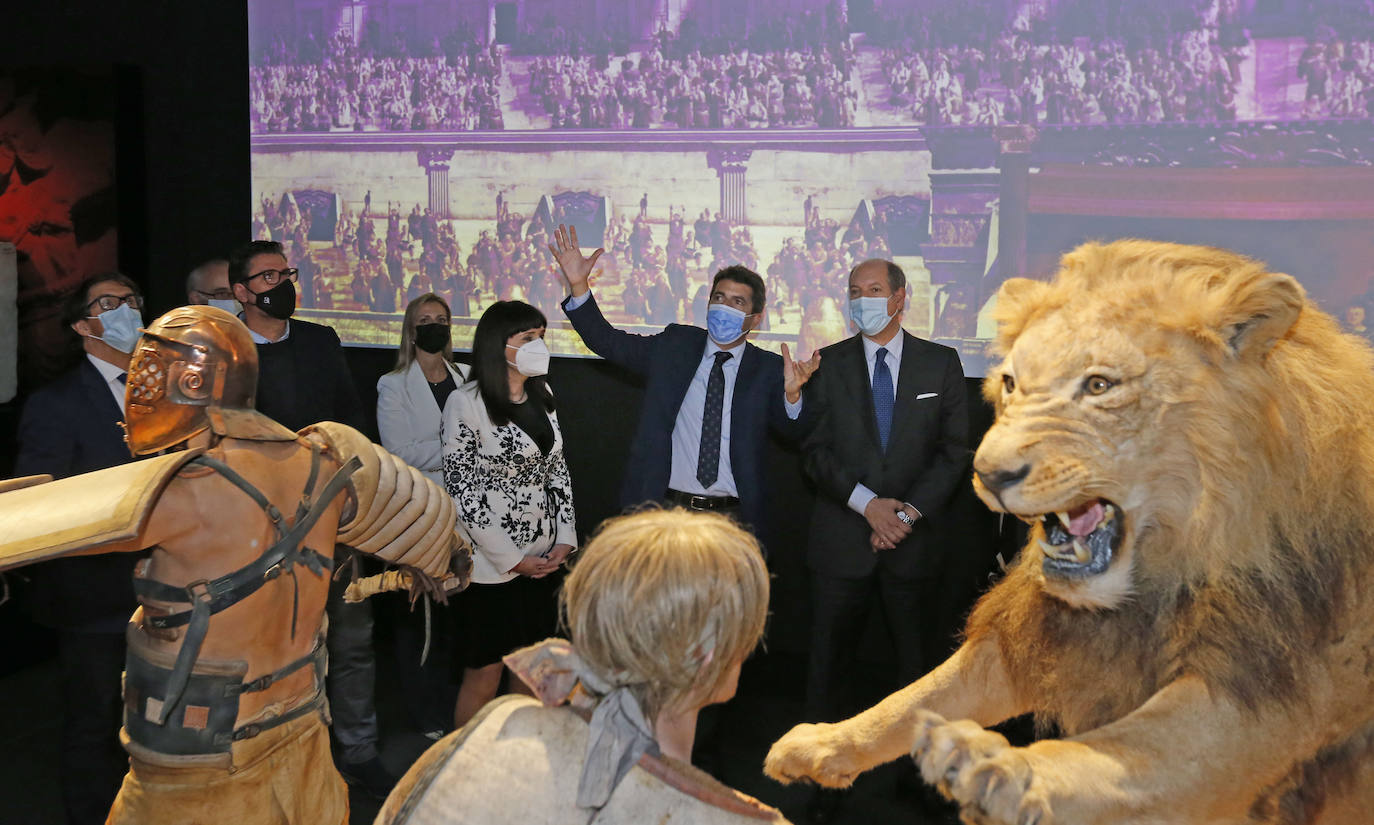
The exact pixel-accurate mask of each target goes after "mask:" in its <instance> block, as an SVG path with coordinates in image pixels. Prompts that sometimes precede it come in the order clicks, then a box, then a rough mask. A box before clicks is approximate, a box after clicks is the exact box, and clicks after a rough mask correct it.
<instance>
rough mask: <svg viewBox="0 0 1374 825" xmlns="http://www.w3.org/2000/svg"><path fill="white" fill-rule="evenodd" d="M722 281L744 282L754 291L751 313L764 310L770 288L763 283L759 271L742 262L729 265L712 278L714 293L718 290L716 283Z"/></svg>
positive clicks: (712, 290)
mask: <svg viewBox="0 0 1374 825" xmlns="http://www.w3.org/2000/svg"><path fill="white" fill-rule="evenodd" d="M721 281H734V282H735V283H737V284H743V285H745V286H747V287H749V289H750V290H751V291H753V293H754V300H753V301H752V302H751V304H750V306H751V307H752V309H751V310H750V311H749V314H750V315H754V314H756V313H759V312H763V305H764V303H765V302H766V301H767V300H768V289H767V287H765V286H764V285H763V279H762V278H760V277H759V273H757V272H755V271H754V270H752V269H750V268H749V267H747V266H742V265H740V264H735V265H734V266H727V267H725V268H724V269H722V270H721V271H719V272H717V273H716V277H714V278H712V279H711V292H712V294H714V293H715V291H716V284H718V283H720V282H721Z"/></svg>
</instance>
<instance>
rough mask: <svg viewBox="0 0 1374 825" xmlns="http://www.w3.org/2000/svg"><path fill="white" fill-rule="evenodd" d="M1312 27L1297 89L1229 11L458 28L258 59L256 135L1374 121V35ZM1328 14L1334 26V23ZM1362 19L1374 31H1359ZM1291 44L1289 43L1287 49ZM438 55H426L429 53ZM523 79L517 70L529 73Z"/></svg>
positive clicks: (1099, 6)
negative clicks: (635, 31) (1263, 110)
mask: <svg viewBox="0 0 1374 825" xmlns="http://www.w3.org/2000/svg"><path fill="white" fill-rule="evenodd" d="M1341 2H1342V0H1328V1H1327V2H1319V3H1314V4H1311V5H1312V6H1313V9H1312V15H1311V19H1310V20H1307V21H1299V22H1296V23H1294V24H1293V25H1294V27H1295V28H1294V30H1293V31H1292V32H1291V33H1290V34H1289V35H1287V36H1288V37H1289V39H1292V38H1295V37H1297V36H1298V35H1299V34H1303V35H1306V36H1307V39H1306V41H1305V43H1304V42H1303V41H1298V47H1297V48H1294V49H1290V50H1289V51H1288V52H1286V53H1289V54H1291V58H1290V64H1289V65H1287V66H1286V67H1280V68H1282V71H1281V72H1280V73H1279V74H1280V75H1282V76H1273V75H1274V73H1273V72H1272V71H1271V72H1268V73H1267V74H1266V76H1264V77H1255V78H1254V79H1252V80H1251V81H1250V82H1249V83H1246V82H1244V81H1243V78H1244V77H1246V73H1247V71H1248V72H1249V73H1250V75H1256V72H1254V71H1252V69H1253V63H1254V59H1255V44H1254V42H1253V41H1252V40H1251V39H1250V38H1249V36H1248V35H1247V33H1246V30H1245V29H1244V28H1242V27H1241V26H1240V25H1238V24H1235V23H1231V22H1228V21H1226V20H1223V19H1219V18H1220V13H1219V11H1218V8H1219V6H1218V5H1217V4H1215V3H1212V4H1207V3H1197V2H1194V0H1166V2H1163V3H1161V4H1148V5H1147V4H1139V3H1136V4H1131V3H1127V2H1124V0H1073V2H1064V3H1058V4H1055V5H1054V7H1053V10H1052V11H1050V12H1047V13H1045V14H1043V15H1039V16H1031V15H1030V13H1029V12H1026V11H1024V9H1025V8H1026V7H1025V6H1024V5H1023V6H1021V7H1020V8H1021V9H1022V11H1020V12H1019V13H1018V14H1016V15H1015V16H1013V17H1012V18H1011V19H1010V20H1008V8H1009V6H1008V4H1007V3H1006V2H1003V0H965V1H964V2H958V3H952V4H939V5H938V7H937V8H933V9H926V8H922V9H919V10H917V9H907V10H904V11H898V12H894V11H890V10H880V11H879V12H877V14H878V15H879V16H878V17H876V18H875V19H874V20H873V21H870V23H869V25H867V31H868V34H866V35H865V36H863V37H862V38H852V37H850V36H848V34H847V31H848V29H847V23H846V22H845V21H844V20H843V19H839V18H836V17H835V16H834V14H833V13H832V14H829V15H809V16H808V17H807V18H805V19H804V20H803V21H801V22H795V21H791V20H788V21H783V22H778V21H767V22H766V23H761V24H759V25H755V26H754V27H753V28H752V29H750V31H749V33H748V35H747V36H745V37H743V38H731V37H728V36H720V35H716V36H711V37H707V36H704V35H701V34H698V33H697V31H698V27H696V26H695V25H693V23H692V21H691V20H689V21H687V22H686V23H684V25H683V26H682V29H681V30H680V31H679V32H676V33H670V32H667V31H664V32H660V33H659V34H658V35H657V36H656V37H654V38H652V39H651V40H649V41H648V42H641V43H638V44H631V43H626V42H615V41H613V40H612V39H611V38H609V37H608V36H605V35H600V34H595V33H592V34H588V33H584V32H580V31H576V30H569V29H567V28H564V27H563V26H562V25H559V24H555V23H553V21H543V22H541V23H540V24H534V23H526V24H525V28H524V30H523V31H522V34H521V36H520V38H519V39H518V40H517V41H516V44H515V45H514V46H513V47H509V51H508V47H497V46H494V45H493V46H484V45H481V44H480V43H479V40H478V38H476V37H474V36H472V35H471V34H470V33H468V32H464V31H455V32H452V33H450V34H449V35H448V36H447V37H444V38H442V39H435V40H433V41H431V42H430V43H429V45H419V46H417V45H416V41H417V38H415V37H412V36H411V34H412V33H406V32H400V33H397V34H396V35H395V37H394V38H393V39H392V40H391V41H386V40H384V39H381V38H377V37H372V38H362V39H361V40H360V41H359V42H358V43H354V42H353V41H352V39H350V38H349V37H346V36H342V35H337V36H335V37H333V38H330V39H329V40H328V42H327V43H325V44H323V45H321V44H319V43H317V42H316V41H315V40H314V39H313V38H311V37H307V38H305V39H304V40H303V41H301V42H299V43H294V44H288V43H286V42H285V41H282V40H280V39H278V40H277V41H275V42H274V43H273V44H272V45H271V47H269V48H267V49H262V50H259V51H258V53H257V54H255V59H254V65H253V67H252V69H251V75H252V109H253V129H254V131H255V132H260V133H272V132H329V131H352V130H357V131H392V132H404V131H477V130H498V129H506V128H526V129H660V128H669V129H672V128H681V129H749V128H778V127H791V126H813V127H825V128H840V127H849V126H856V125H860V126H862V125H900V124H922V125H958V124H995V123H1015V122H1024V123H1038V124H1044V123H1049V124H1069V123H1089V124H1091V123H1142V122H1170V121H1189V122H1209V121H1228V120H1236V119H1246V118H1249V117H1254V116H1256V114H1255V111H1256V108H1257V107H1256V103H1255V101H1256V99H1257V97H1256V96H1257V94H1258V93H1259V91H1260V89H1259V88H1258V86H1261V85H1264V84H1269V85H1271V86H1272V85H1273V84H1275V83H1278V84H1280V85H1283V86H1288V85H1293V86H1295V87H1296V88H1301V89H1302V94H1301V103H1300V104H1299V103H1297V102H1296V101H1295V102H1294V104H1293V106H1292V111H1291V112H1289V114H1290V115H1291V116H1294V117H1309V118H1324V117H1364V116H1368V115H1370V114H1371V111H1374V109H1372V108H1371V107H1374V31H1371V29H1372V28H1374V27H1371V26H1370V25H1368V24H1366V25H1363V26H1360V25H1353V26H1350V25H1346V26H1342V27H1341V28H1340V29H1336V28H1332V27H1330V26H1321V25H1314V21H1316V20H1320V19H1324V18H1323V14H1324V13H1325V12H1326V11H1328V10H1327V9H1326V7H1328V6H1330V7H1332V8H1343V6H1342V5H1341ZM1327 16H1328V17H1329V16H1331V15H1329V14H1328V15H1327ZM1357 19H1358V18H1357ZM1279 34H1280V35H1282V34H1283V33H1282V32H1280V33H1279ZM418 39H419V40H420V42H421V43H423V38H418ZM512 67H514V69H515V70H513V68H512Z"/></svg>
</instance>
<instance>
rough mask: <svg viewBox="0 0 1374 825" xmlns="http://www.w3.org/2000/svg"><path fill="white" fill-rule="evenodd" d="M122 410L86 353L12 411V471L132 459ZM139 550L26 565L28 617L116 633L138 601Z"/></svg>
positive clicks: (57, 474) (89, 467)
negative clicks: (15, 439) (15, 440)
mask: <svg viewBox="0 0 1374 825" xmlns="http://www.w3.org/2000/svg"><path fill="white" fill-rule="evenodd" d="M123 420H124V413H123V411H122V410H120V408H119V405H117V404H116V403H115V400H114V396H113V395H111V394H110V389H109V386H108V385H107V384H106V383H105V379H104V378H102V377H101V376H100V371H99V370H97V369H96V368H95V365H93V364H92V363H91V361H90V359H89V358H87V357H85V356H82V358H81V362H80V363H79V364H78V365H77V366H76V367H75V368H73V369H72V370H70V371H69V372H66V373H64V374H63V375H61V376H60V377H59V378H58V379H57V380H55V381H53V382H52V383H51V384H49V385H47V386H46V387H43V388H42V389H40V390H38V391H37V392H35V393H34V394H33V395H31V396H29V399H28V401H27V402H25V404H24V411H23V413H22V415H21V416H20V419H19V454H18V456H17V457H16V459H15V462H14V472H15V475H17V476H27V475H38V474H40V473H49V474H51V475H52V476H53V478H66V477H67V476H74V475H80V474H81V473H89V472H93V471H95V470H103V469H105V468H106V467H113V466H115V465H117V464H126V463H128V462H130V461H133V460H134V459H133V454H132V453H130V452H129V447H128V445H127V444H125V443H124V431H123V430H122V429H120V427H119V422H121V421H123ZM144 555H146V554H142V553H107V554H104V555H97V556H81V557H77V558H67V559H56V560H54V561H49V562H44V563H42V564H38V565H35V566H34V567H32V568H30V569H29V571H28V573H27V575H29V576H30V577H31V578H32V579H33V588H32V591H31V593H30V606H31V609H32V611H33V614H34V618H35V619H36V620H37V621H38V622H40V623H42V624H46V625H49V626H50V627H59V628H66V629H73V630H87V631H105V632H111V633H121V634H122V633H123V632H124V624H125V623H126V622H127V621H128V620H129V616H130V614H132V613H133V611H134V608H135V607H136V606H137V602H136V601H135V598H134V589H133V571H134V565H135V564H136V563H137V562H138V560H139V559H140V558H142V557H143V556H144Z"/></svg>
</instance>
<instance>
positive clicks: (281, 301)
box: [255, 281, 296, 321]
mask: <svg viewBox="0 0 1374 825" xmlns="http://www.w3.org/2000/svg"><path fill="white" fill-rule="evenodd" d="M255 300H256V303H257V305H258V309H260V310H262V311H263V312H266V313H267V314H268V315H271V316H272V317H273V318H276V319H277V320H279V321H285V320H286V319H287V318H290V317H291V313H293V312H295V311H296V285H295V284H293V283H292V282H290V281H282V282H281V283H279V284H277V285H276V286H274V287H272V288H271V289H269V290H267V291H266V292H259V293H258V295H257V298H256V299H255Z"/></svg>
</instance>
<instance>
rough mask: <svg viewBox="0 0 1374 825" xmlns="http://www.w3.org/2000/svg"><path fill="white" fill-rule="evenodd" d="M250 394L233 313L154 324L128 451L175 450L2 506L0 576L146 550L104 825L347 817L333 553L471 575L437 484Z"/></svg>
mask: <svg viewBox="0 0 1374 825" xmlns="http://www.w3.org/2000/svg"><path fill="white" fill-rule="evenodd" d="M256 386H257V352H256V349H255V347H254V346H253V341H252V339H251V338H250V337H249V334H248V330H247V329H246V328H245V327H244V326H243V324H242V323H241V322H240V321H239V320H238V319H237V318H235V317H233V316H232V315H230V314H228V313H227V312H224V311H222V310H219V309H215V308H213V307H205V306H191V307H182V308H180V309H175V310H172V311H171V312H169V313H167V314H166V315H163V316H162V317H161V318H159V319H158V320H157V321H155V322H154V323H153V324H152V325H151V326H150V327H149V328H147V329H146V330H144V331H143V336H142V338H141V339H140V340H139V343H138V346H137V347H136V349H135V350H134V354H133V357H132V361H131V364H130V369H129V374H128V390H127V394H126V402H127V409H128V414H127V415H128V421H127V422H126V433H127V434H126V440H127V441H128V443H129V448H130V450H131V451H132V452H133V453H134V454H135V455H149V454H153V453H163V454H162V455H158V456H156V457H153V458H149V459H146V460H144V461H138V462H134V463H133V464H129V465H124V466H121V467H115V468H112V470H110V471H100V472H96V473H88V474H86V475H83V476H76V477H73V478H71V479H64V480H62V481H57V482H51V483H46V484H43V483H40V484H37V485H36V486H29V487H26V488H24V489H20V490H17V491H15V492H8V493H4V494H3V495H0V568H4V567H11V566H15V565H17V564H23V563H27V562H29V561H37V560H40V559H43V558H50V557H53V556H56V555H66V554H71V553H105V552H111V551H133V550H140V549H144V548H151V549H152V553H151V556H150V558H148V559H147V560H146V561H144V562H142V563H140V565H139V567H138V568H137V569H136V571H135V579H134V588H135V592H136V593H137V594H138V597H139V601H140V607H139V608H138V609H137V610H136V611H135V612H134V615H133V618H132V619H131V621H130V623H129V628H128V641H129V653H128V659H127V663H126V667H125V674H124V703H125V714H124V718H125V722H124V728H123V730H122V731H121V734H120V736H121V740H122V741H123V742H124V744H125V748H126V749H127V750H128V752H129V754H130V757H131V759H130V769H129V773H128V774H127V775H126V776H125V778H124V784H123V786H122V787H121V788H120V791H119V796H118V797H117V798H116V799H115V803H114V807H113V808H112V809H111V811H110V816H109V819H108V823H118V824H121V825H122V823H139V825H158V823H172V822H177V823H185V822H200V823H211V822H225V823H230V822H232V823H250V824H251V823H310V824H311V825H314V824H315V823H347V821H348V795H347V792H346V789H345V786H344V783H343V780H342V779H341V778H340V777H339V775H338V773H337V772H336V770H335V768H334V764H333V760H332V759H331V757H330V752H329V737H328V732H327V728H326V724H327V709H326V705H325V699H324V689H323V680H324V671H325V665H326V662H325V656H326V654H325V648H324V645H323V634H324V633H325V630H326V628H325V627H324V622H323V617H324V602H325V596H326V594H327V591H328V588H329V580H330V576H331V575H332V572H333V555H334V548H335V546H336V544H337V545H346V546H349V547H353V548H355V549H358V550H360V551H362V552H367V553H373V554H376V555H378V556H379V557H381V558H383V559H385V560H387V561H389V562H392V563H394V564H397V565H400V566H401V567H402V569H403V570H404V571H405V573H406V574H407V575H405V576H404V577H403V578H404V580H405V582H406V583H407V584H409V585H410V586H411V588H412V592H417V593H418V592H428V593H429V594H431V595H435V596H438V597H440V598H442V594H443V592H444V591H445V590H455V589H458V588H460V587H461V586H462V585H463V584H465V583H466V577H467V572H468V549H467V547H466V545H465V543H464V542H463V541H462V539H461V538H460V537H459V536H458V535H457V534H455V532H454V524H455V520H454V511H453V504H452V500H451V499H450V498H449V497H448V496H447V495H445V494H444V493H443V491H441V490H439V489H438V488H437V487H436V486H434V485H433V484H432V483H431V482H429V481H428V480H426V479H425V478H424V477H423V476H422V475H420V473H419V472H418V471H416V470H414V469H412V468H411V467H409V466H408V465H406V464H404V463H402V462H401V461H400V460H399V459H396V458H395V457H394V456H392V455H391V454H389V453H387V452H386V451H384V450H382V449H381V448H380V447H377V446H376V445H374V444H372V443H371V442H370V441H368V440H367V439H366V438H365V437H364V436H362V435H361V434H360V433H358V432H357V431H355V430H352V429H350V428H348V427H345V426H342V425H340V424H334V423H322V424H318V425H315V426H313V427H309V428H307V429H306V430H304V431H302V432H301V433H300V434H299V435H298V434H297V433H293V432H291V431H289V430H287V429H286V428H284V427H282V426H281V425H279V424H277V423H276V422H274V421H272V420H271V419H269V418H267V417H265V416H263V415H261V414H260V413H258V412H256V411H255V410H254V409H253V394H254V391H255V388H256ZM14 486H17V485H14ZM78 509H80V510H82V511H86V512H87V513H89V512H90V511H92V510H94V511H96V515H95V516H91V515H85V516H82V515H80V514H78V513H77V512H76V511H77V510H78ZM33 513H41V515H39V516H38V517H36V518H34V517H32V514H33ZM21 516H22V518H21Z"/></svg>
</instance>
